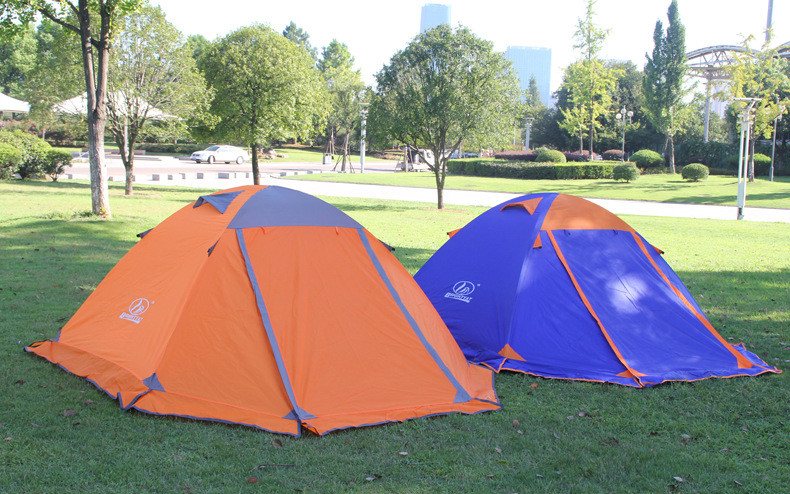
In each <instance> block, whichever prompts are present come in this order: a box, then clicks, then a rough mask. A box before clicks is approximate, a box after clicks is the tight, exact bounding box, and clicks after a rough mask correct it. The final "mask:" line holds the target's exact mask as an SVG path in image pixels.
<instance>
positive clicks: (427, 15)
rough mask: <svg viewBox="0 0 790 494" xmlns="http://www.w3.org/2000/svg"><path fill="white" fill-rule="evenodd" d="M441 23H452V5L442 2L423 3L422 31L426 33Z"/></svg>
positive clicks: (421, 15)
mask: <svg viewBox="0 0 790 494" xmlns="http://www.w3.org/2000/svg"><path fill="white" fill-rule="evenodd" d="M440 24H447V25H448V26H449V25H450V6H449V5H443V4H440V3H426V4H425V5H423V6H422V12H421V14H420V32H421V33H424V32H425V31H427V30H428V29H431V28H434V27H436V26H438V25H440Z"/></svg>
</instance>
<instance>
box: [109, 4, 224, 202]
mask: <svg viewBox="0 0 790 494" xmlns="http://www.w3.org/2000/svg"><path fill="white" fill-rule="evenodd" d="M118 30H119V32H120V34H119V35H118V36H117V38H116V42H115V50H114V51H113V54H112V57H111V58H110V61H111V63H112V66H113V70H112V71H110V82H109V88H110V94H109V98H108V101H107V110H108V112H107V113H108V123H109V129H110V132H111V133H112V135H113V138H114V140H115V143H116V145H117V146H118V149H119V150H120V152H121V161H122V162H123V165H124V167H125V168H126V190H125V193H126V195H129V194H131V193H132V174H133V173H134V149H135V147H136V145H137V141H138V140H139V138H140V134H141V132H143V129H144V126H145V125H146V123H147V122H149V120H152V119H158V120H178V119H179V118H180V119H182V120H186V119H193V120H197V119H199V118H200V117H201V116H203V115H204V113H205V112H206V110H207V108H208V104H209V100H210V98H211V92H210V91H207V90H206V84H205V81H204V79H203V76H202V75H201V74H200V73H199V72H198V70H197V67H196V66H195V61H194V59H193V58H192V53H191V52H190V50H189V47H188V46H187V45H186V44H185V41H184V39H183V36H182V35H181V33H180V32H179V31H178V29H176V27H175V26H174V25H173V24H171V23H170V22H168V21H167V19H166V18H165V14H164V12H162V9H161V8H159V7H152V6H150V5H145V6H143V8H141V9H140V10H139V11H138V12H136V13H134V14H130V15H128V16H125V17H124V18H123V19H121V21H120V22H119V23H118Z"/></svg>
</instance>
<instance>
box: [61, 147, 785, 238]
mask: <svg viewBox="0 0 790 494" xmlns="http://www.w3.org/2000/svg"><path fill="white" fill-rule="evenodd" d="M108 161H109V163H108V174H109V177H110V180H112V181H120V182H123V181H124V180H125V172H124V168H123V164H122V163H121V161H120V159H119V158H117V157H116V158H110V159H109V160H108ZM358 165H359V163H356V164H355V170H356V171H359V170H358ZM260 167H261V174H262V179H261V183H262V184H268V185H280V186H282V187H288V188H291V189H295V190H300V191H302V192H306V193H308V194H312V195H323V196H336V197H361V198H370V199H382V200H401V201H417V202H427V203H435V202H436V190H434V189H427V188H417V187H397V186H390V185H368V184H349V183H341V182H325V181H321V182H317V181H308V180H282V179H281V177H284V176H288V175H295V174H304V173H334V172H333V171H332V169H333V167H334V165H321V164H320V163H286V162H265V161H262V162H261V165H260ZM338 168H339V167H338ZM394 171H395V164H394V163H393V162H381V161H376V162H367V163H365V173H392V172H394ZM63 178H64V179H87V178H89V174H88V164H87V163H75V164H73V165H72V166H71V168H69V170H68V171H67V172H66V175H65V176H64V177H63ZM135 183H138V184H146V185H169V186H185V187H200V188H209V189H218V190H219V189H227V188H230V187H236V186H239V185H246V184H250V183H252V167H251V165H250V164H249V163H244V164H241V165H237V164H235V163H234V164H224V163H220V164H213V165H209V164H206V163H202V164H196V163H194V162H191V161H189V160H187V159H185V158H184V159H179V158H173V157H169V156H165V157H160V156H144V157H138V158H137V159H136V160H135ZM519 195H520V194H510V193H505V192H486V191H476V190H451V189H445V191H444V202H445V204H447V205H459V206H486V207H492V206H496V205H497V204H500V203H501V202H503V201H506V200H508V199H512V198H515V197H518V196H519ZM587 199H588V200H590V201H592V202H594V203H596V204H598V205H600V206H601V207H604V208H606V209H608V210H609V211H611V212H613V213H615V214H634V215H645V216H668V217H677V218H705V219H719V220H735V219H736V218H737V208H736V207H735V206H715V205H705V204H676V203H661V202H650V201H632V200H618V199H596V198H587ZM744 220H746V221H764V222H782V223H790V209H773V208H750V207H748V197H747V208H746V209H745V211H744Z"/></svg>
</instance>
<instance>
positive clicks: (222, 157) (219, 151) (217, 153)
mask: <svg viewBox="0 0 790 494" xmlns="http://www.w3.org/2000/svg"><path fill="white" fill-rule="evenodd" d="M189 159H191V160H194V161H195V162H196V163H202V162H203V161H205V162H206V163H208V164H212V163H214V162H215V161H224V162H225V163H231V162H236V164H238V165H240V164H242V163H244V162H245V161H247V160H249V159H250V157H249V155H248V154H247V151H245V150H243V149H241V148H237V147H236V146H209V147H207V148H206V149H204V150H203V151H196V152H194V153H192V156H190V157H189Z"/></svg>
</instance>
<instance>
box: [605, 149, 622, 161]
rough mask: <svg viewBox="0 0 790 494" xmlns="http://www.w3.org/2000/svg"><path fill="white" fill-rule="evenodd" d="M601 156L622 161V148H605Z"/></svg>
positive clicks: (609, 159)
mask: <svg viewBox="0 0 790 494" xmlns="http://www.w3.org/2000/svg"><path fill="white" fill-rule="evenodd" d="M601 156H602V157H603V159H605V160H608V161H623V151H622V149H607V150H606V151H604V152H603V153H601Z"/></svg>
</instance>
